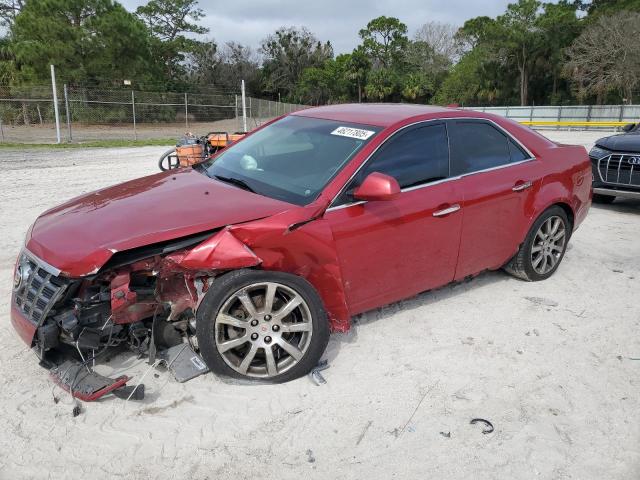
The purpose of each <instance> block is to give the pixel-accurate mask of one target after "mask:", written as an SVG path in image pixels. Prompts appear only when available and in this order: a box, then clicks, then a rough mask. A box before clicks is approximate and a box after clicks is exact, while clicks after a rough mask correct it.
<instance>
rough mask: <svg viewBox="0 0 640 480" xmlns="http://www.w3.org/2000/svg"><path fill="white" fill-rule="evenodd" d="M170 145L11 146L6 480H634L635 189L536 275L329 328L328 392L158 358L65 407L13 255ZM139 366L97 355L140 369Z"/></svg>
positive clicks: (3, 379) (584, 138)
mask: <svg viewBox="0 0 640 480" xmlns="http://www.w3.org/2000/svg"><path fill="white" fill-rule="evenodd" d="M546 134H547V135H549V136H550V137H552V138H553V139H556V140H559V141H563V142H567V143H582V144H584V145H585V146H589V145H590V144H591V143H592V142H593V141H594V139H595V138H597V137H598V136H599V135H598V134H593V133H579V132H546ZM163 150H164V148H163V147H145V148H136V149H126V148H123V149H91V150H87V151H81V150H69V151H66V150H56V151H52V152H45V151H43V150H36V151H30V150H21V151H5V150H3V151H2V158H1V159H0V166H1V172H2V175H1V176H0V191H1V192H2V207H1V209H0V231H1V232H2V236H1V237H0V312H2V315H1V316H0V339H1V340H2V348H1V349H0V405H1V407H2V408H1V409H0V423H1V424H2V433H1V434H0V478H1V479H31V478H34V479H58V478H60V479H62V478H64V479H75V478H78V479H80V478H83V479H85V478H124V479H160V480H162V479H174V478H175V479H182V478H192V479H205V478H208V479H218V478H236V479H241V478H282V479H287V478H301V477H304V478H314V479H315V478H318V479H334V478H335V479H338V478H349V479H350V478H353V479H356V478H358V479H360V478H376V479H377V478H381V479H388V478H399V479H409V478H416V479H418V478H419V479H424V478H439V479H445V478H446V479H470V478H485V479H531V478H541V479H570V478H571V479H581V480H583V479H594V480H595V479H597V480H601V479H605V478H606V479H638V478H639V477H640V400H639V395H640V379H639V378H640V377H639V374H640V360H638V359H639V358H640V338H639V336H638V328H639V326H640V307H638V301H637V299H638V291H639V290H640V202H638V201H617V202H616V203H614V204H613V205H610V206H606V207H603V206H594V207H593V209H592V210H591V212H590V214H589V216H588V218H587V219H586V220H585V222H584V224H583V225H582V226H581V227H580V229H579V230H578V231H577V232H576V234H575V235H574V236H573V238H572V239H571V243H570V245H569V249H568V251H567V254H566V257H565V259H564V261H563V263H562V265H561V267H560V269H559V270H558V272H557V273H556V274H555V275H554V276H553V277H552V278H550V279H549V280H547V281H545V282H539V283H525V282H522V281H518V280H516V279H514V278H511V277H510V276H508V275H506V274H504V273H502V272H493V273H488V274H484V275H481V276H480V277H478V278H476V279H475V280H473V281H471V282H469V283H465V284H461V285H457V286H449V287H445V288H442V289H440V290H437V291H433V292H430V293H425V294H422V295H419V296H417V297H415V298H412V299H410V300H407V301H403V302H400V303H396V304H393V305H390V306H388V307H385V308H382V309H379V310H376V311H372V312H369V313H366V314H364V315H361V316H359V317H357V318H356V319H355V320H354V327H353V329H352V330H351V331H350V332H349V333H348V334H336V335H333V336H332V338H331V342H330V344H329V348H328V351H327V353H326V358H327V359H328V360H329V364H330V368H329V369H328V370H326V371H325V372H324V376H325V378H326V379H327V384H325V385H322V386H316V385H314V384H313V383H312V382H311V381H310V380H309V379H308V378H302V379H299V380H296V381H294V382H291V383H288V384H284V385H276V386H248V385H238V384H234V383H229V382H226V381H223V380H222V379H220V378H217V377H216V376H214V375H206V376H202V377H199V378H197V379H195V380H192V381H190V382H188V383H185V384H179V383H176V382H175V381H174V380H173V379H171V378H170V376H169V375H168V374H167V373H165V372H162V371H158V372H154V373H157V376H155V375H154V374H153V373H150V374H149V375H147V377H146V378H145V384H146V386H147V397H146V399H145V400H144V401H143V402H141V403H134V402H129V403H125V402H123V401H122V400H119V399H115V398H105V399H103V400H102V401H99V402H95V403H88V404H83V406H82V408H83V411H82V413H81V414H80V415H79V416H78V417H75V418H74V417H73V416H72V414H71V410H72V403H71V400H70V398H69V397H68V396H65V395H62V394H61V392H60V391H59V390H55V389H54V388H53V385H52V382H51V381H50V380H49V379H48V376H47V374H46V372H45V371H44V370H43V369H41V368H40V367H38V365H37V361H36V358H35V356H34V354H33V353H31V352H30V351H29V350H28V349H27V348H26V347H25V345H24V344H22V343H21V341H20V340H19V339H18V337H17V336H16V334H15V333H14V332H13V330H12V328H11V325H10V322H9V318H8V311H9V299H10V292H11V278H12V271H13V270H12V269H13V264H14V260H15V256H16V255H17V253H18V251H19V249H20V247H21V245H22V241H23V238H24V234H25V232H26V230H27V228H28V226H29V224H30V223H31V222H33V220H34V219H35V218H36V216H37V215H38V214H39V213H40V212H42V211H43V210H44V209H46V208H48V207H51V206H53V205H55V204H57V203H60V202H61V201H63V200H65V199H68V198H70V197H72V196H75V195H77V194H80V193H83V192H87V191H90V190H93V189H96V188H99V187H103V186H106V185H109V184H113V183H117V182H120V181H123V180H126V179H130V178H133V177H138V176H141V175H145V174H149V173H153V172H155V170H156V159H157V157H158V156H159V155H160V153H161V152H162V151H163ZM142 362H143V361H141V360H137V359H135V358H133V357H131V356H121V357H118V358H117V359H115V360H113V361H112V362H111V363H109V364H107V365H103V366H102V367H101V368H102V369H103V372H105V373H114V374H115V373H119V372H122V371H125V370H126V372H127V373H128V374H129V375H132V376H133V377H134V378H140V376H141V375H142V374H143V373H144V372H145V370H146V368H147V367H146V364H144V363H142ZM54 395H55V396H57V397H58V398H59V399H60V401H59V402H58V403H55V402H54ZM474 417H483V418H486V419H489V420H490V421H492V422H493V424H494V425H495V431H494V432H493V433H492V434H488V435H483V434H482V433H481V429H480V427H479V426H478V425H470V424H469V421H470V420H471V419H472V418H474Z"/></svg>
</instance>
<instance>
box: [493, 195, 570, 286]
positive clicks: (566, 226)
mask: <svg viewBox="0 0 640 480" xmlns="http://www.w3.org/2000/svg"><path fill="white" fill-rule="evenodd" d="M570 235H571V224H570V223H569V219H568V218H567V214H566V213H565V211H564V210H563V209H562V208H560V207H557V206H554V207H551V208H549V209H547V210H546V211H545V212H544V213H543V214H542V215H540V217H538V219H537V220H536V221H535V222H534V223H533V225H532V227H531V230H529V233H528V234H527V238H526V239H525V241H524V242H523V244H522V245H521V246H520V249H519V250H518V253H517V254H516V256H515V257H513V258H512V259H511V261H510V262H509V263H508V264H507V265H506V266H505V270H506V271H507V272H509V273H511V274H512V275H514V276H516V277H518V278H521V279H523V280H527V281H530V282H535V281H539V280H545V279H547V278H549V277H550V276H551V275H553V273H554V272H555V271H556V270H557V269H558V266H559V265H560V262H561V261H562V258H563V257H564V253H565V251H566V249H567V243H568V242H569V237H570Z"/></svg>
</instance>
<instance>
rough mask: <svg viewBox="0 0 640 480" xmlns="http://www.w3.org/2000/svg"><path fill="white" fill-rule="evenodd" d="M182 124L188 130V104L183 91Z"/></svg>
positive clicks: (185, 93)
mask: <svg viewBox="0 0 640 480" xmlns="http://www.w3.org/2000/svg"><path fill="white" fill-rule="evenodd" d="M184 126H185V128H186V129H187V130H189V104H188V103H187V92H184Z"/></svg>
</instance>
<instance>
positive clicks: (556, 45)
mask: <svg viewBox="0 0 640 480" xmlns="http://www.w3.org/2000/svg"><path fill="white" fill-rule="evenodd" d="M536 25H537V26H538V28H539V29H540V34H541V36H542V39H541V45H540V49H539V51H538V55H537V58H536V60H535V66H536V68H535V72H534V74H533V76H532V78H534V79H535V84H536V92H535V93H536V94H537V97H538V98H539V99H540V98H541V99H543V101H544V102H545V103H547V104H551V105H556V104H558V103H560V102H561V101H562V99H563V95H564V96H565V97H567V98H568V97H569V96H570V93H571V92H570V89H569V88H567V87H566V85H563V87H564V88H562V89H561V88H560V86H561V85H560V84H561V83H562V82H563V76H562V69H563V67H564V62H565V55H564V52H565V49H566V48H567V47H568V46H569V45H571V42H573V40H575V38H576V37H577V36H578V35H579V34H580V31H581V30H582V25H583V23H582V22H581V21H580V19H579V18H578V17H577V15H576V7H575V5H573V4H571V3H569V2H568V1H567V0H561V1H560V2H558V3H557V4H554V3H547V4H545V5H544V12H543V13H542V14H541V15H540V16H539V17H538V19H537V20H536ZM549 84H550V85H549ZM549 87H550V88H549ZM549 92H550V93H549Z"/></svg>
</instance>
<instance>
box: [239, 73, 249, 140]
mask: <svg viewBox="0 0 640 480" xmlns="http://www.w3.org/2000/svg"><path fill="white" fill-rule="evenodd" d="M240 90H241V93H242V131H243V132H245V133H246V132H247V99H246V96H245V91H244V80H242V83H241V84H240Z"/></svg>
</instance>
